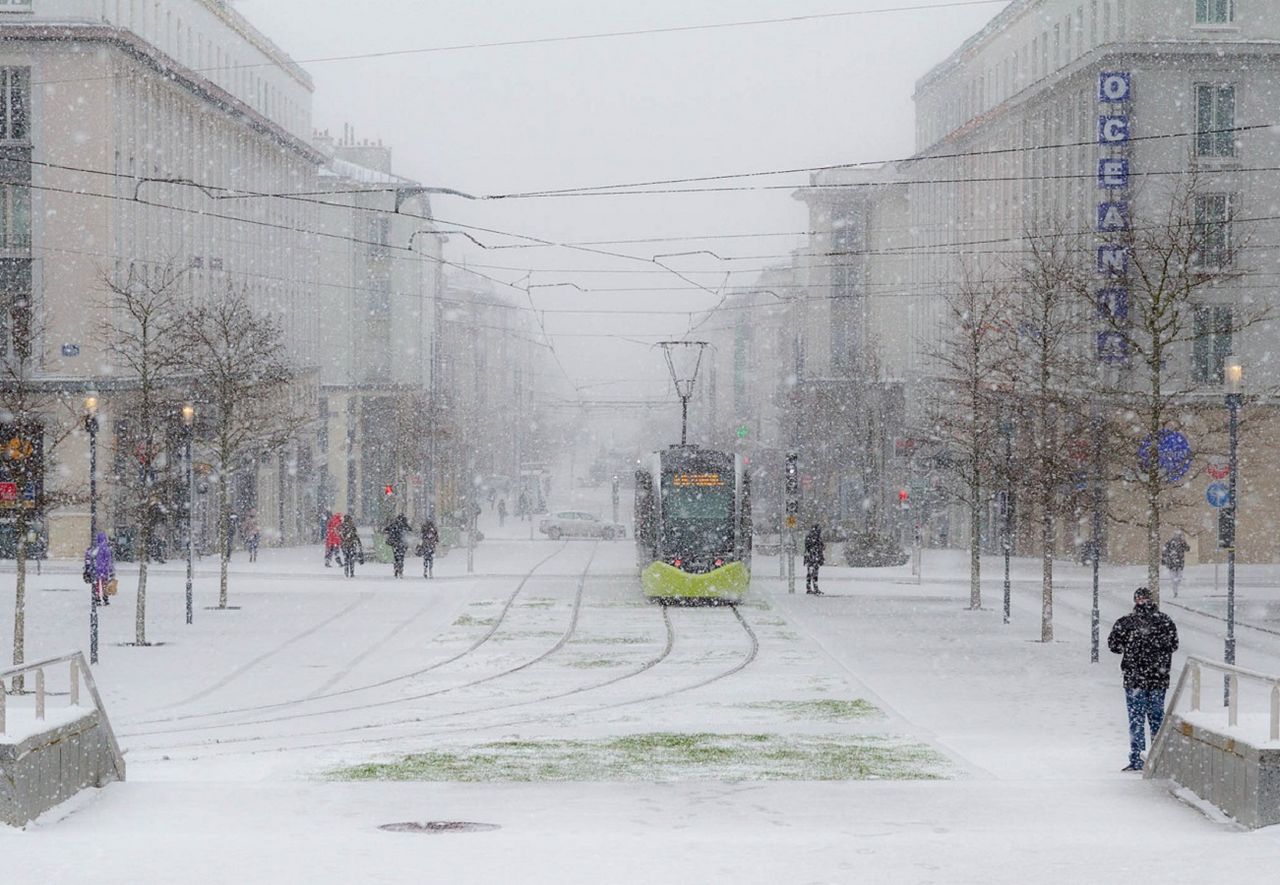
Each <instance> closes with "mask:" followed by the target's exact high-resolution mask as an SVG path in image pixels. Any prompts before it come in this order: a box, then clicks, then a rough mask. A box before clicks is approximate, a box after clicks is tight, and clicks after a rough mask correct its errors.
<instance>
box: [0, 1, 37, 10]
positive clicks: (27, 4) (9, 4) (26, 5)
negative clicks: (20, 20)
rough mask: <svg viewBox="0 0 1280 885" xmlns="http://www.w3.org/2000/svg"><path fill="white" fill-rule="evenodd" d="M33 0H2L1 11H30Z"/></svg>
mask: <svg viewBox="0 0 1280 885" xmlns="http://www.w3.org/2000/svg"><path fill="white" fill-rule="evenodd" d="M30 11H31V0H0V12H30Z"/></svg>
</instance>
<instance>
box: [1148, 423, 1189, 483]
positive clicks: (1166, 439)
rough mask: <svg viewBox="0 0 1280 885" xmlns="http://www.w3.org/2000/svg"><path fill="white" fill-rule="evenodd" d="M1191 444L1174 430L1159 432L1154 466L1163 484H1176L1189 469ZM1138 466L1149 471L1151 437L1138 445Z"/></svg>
mask: <svg viewBox="0 0 1280 885" xmlns="http://www.w3.org/2000/svg"><path fill="white" fill-rule="evenodd" d="M1191 460H1192V458H1191V443H1190V442H1188V440H1187V438H1186V437H1185V436H1183V435H1182V434H1181V433H1179V432H1178V431H1176V430H1162V431H1160V441H1159V443H1158V444H1157V446H1156V466H1157V469H1158V470H1159V471H1160V476H1161V478H1163V479H1164V481H1165V482H1178V481H1180V480H1181V479H1182V478H1183V477H1184V476H1186V475H1187V471H1188V470H1190V469H1191ZM1138 466H1139V467H1141V468H1142V470H1143V472H1146V471H1147V470H1150V469H1151V437H1149V436H1148V437H1147V438H1146V439H1144V440H1143V441H1142V442H1141V443H1139V444H1138Z"/></svg>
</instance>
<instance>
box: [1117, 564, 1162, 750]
mask: <svg viewBox="0 0 1280 885" xmlns="http://www.w3.org/2000/svg"><path fill="white" fill-rule="evenodd" d="M1107 648H1109V649H1111V651H1112V652H1114V653H1115V654H1118V655H1122V657H1121V658H1120V671H1121V672H1122V673H1123V674H1124V699H1125V706H1126V707H1128V710H1129V764H1128V765H1127V766H1126V767H1125V769H1124V770H1125V771H1141V770H1142V765H1143V760H1142V753H1143V751H1144V750H1146V748H1147V741H1146V726H1147V725H1148V724H1149V725H1150V728H1151V740H1152V741H1154V740H1155V738H1156V734H1157V733H1159V731H1160V725H1161V724H1162V723H1163V722H1164V695H1165V692H1166V691H1168V690H1169V668H1170V666H1171V665H1172V662H1173V653H1174V652H1175V651H1177V650H1178V628H1177V626H1176V625H1175V624H1174V623H1173V619H1172V618H1170V617H1169V616H1168V615H1166V614H1165V613H1164V612H1162V611H1160V610H1159V609H1158V608H1156V604H1155V601H1154V600H1153V598H1152V596H1151V591H1150V590H1148V589H1147V588H1146V587H1139V588H1138V589H1137V590H1136V591H1134V594H1133V612H1132V613H1130V614H1127V615H1125V616H1124V617H1123V618H1121V619H1120V620H1118V621H1116V623H1115V626H1114V627H1112V628H1111V635H1110V636H1108V637H1107Z"/></svg>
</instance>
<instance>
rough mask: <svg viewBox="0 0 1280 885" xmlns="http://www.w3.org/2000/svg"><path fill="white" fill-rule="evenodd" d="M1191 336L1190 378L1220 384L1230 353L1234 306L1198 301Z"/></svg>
mask: <svg viewBox="0 0 1280 885" xmlns="http://www.w3.org/2000/svg"><path fill="white" fill-rule="evenodd" d="M1192 338H1193V341H1194V351H1193V353H1192V359H1191V379H1192V380H1193V381H1200V382H1204V383H1210V384H1220V383H1221V382H1222V369H1223V366H1225V365H1226V362H1227V357H1228V356H1230V355H1231V308H1230V307H1229V306H1227V305H1225V304H1197V305H1196V306H1195V308H1194V312H1193V314H1192Z"/></svg>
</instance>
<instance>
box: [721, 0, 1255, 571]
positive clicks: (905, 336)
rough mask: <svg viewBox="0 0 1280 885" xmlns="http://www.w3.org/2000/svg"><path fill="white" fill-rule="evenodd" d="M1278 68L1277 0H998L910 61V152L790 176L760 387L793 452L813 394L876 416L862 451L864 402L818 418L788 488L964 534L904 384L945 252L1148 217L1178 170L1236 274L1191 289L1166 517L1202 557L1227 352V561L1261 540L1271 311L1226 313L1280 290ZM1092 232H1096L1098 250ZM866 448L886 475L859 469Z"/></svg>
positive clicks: (921, 375) (1135, 543) (1215, 258)
mask: <svg viewBox="0 0 1280 885" xmlns="http://www.w3.org/2000/svg"><path fill="white" fill-rule="evenodd" d="M1104 73H1107V74H1112V75H1114V76H1112V77H1110V78H1105V77H1103V76H1102V75H1103V74H1104ZM1277 85H1280V9H1277V8H1276V7H1275V6H1274V5H1273V4H1266V3H1253V2H1245V0H1240V2H1229V0H1221V2H1218V0H1175V2H1169V0H1015V2H1012V3H1010V4H1009V5H1008V7H1006V8H1005V9H1004V10H1003V11H1002V12H1001V13H1000V14H999V15H997V16H996V17H995V18H994V19H993V20H992V21H991V23H990V24H989V25H987V26H986V27H985V28H983V29H982V30H981V31H980V32H979V33H977V34H975V35H973V36H972V37H971V38H969V39H968V40H966V41H965V42H964V44H963V45H962V46H961V47H960V48H959V49H957V50H956V51H955V52H954V53H953V54H952V55H951V56H950V57H949V58H947V59H946V60H945V61H943V62H942V63H940V64H939V65H937V66H936V67H935V68H934V69H933V70H931V71H930V72H929V73H927V74H926V75H925V76H924V77H922V78H921V79H920V81H919V83H918V84H917V89H916V95H915V104H916V131H917V144H916V153H915V155H914V156H913V157H912V158H910V159H909V160H906V161H903V162H900V163H897V164H894V165H892V166H890V167H880V168H871V167H855V168H850V169H847V170H831V171H824V172H820V173H815V174H814V175H813V176H812V181H811V184H810V186H809V187H807V188H803V189H801V191H800V193H798V197H799V198H800V199H803V200H804V201H805V202H806V203H807V205H808V206H809V210H810V230H812V231H813V232H814V233H813V234H812V236H811V237H810V240H809V244H808V248H806V249H805V250H803V251H802V253H800V255H799V256H798V257H797V261H796V267H795V269H794V271H793V274H794V281H795V282H796V283H797V284H798V285H800V286H801V287H802V288H799V289H797V290H796V292H797V293H802V295H801V296H800V297H797V298H796V299H795V300H794V302H793V303H792V304H791V305H790V309H791V314H790V316H789V318H788V319H787V320H786V321H785V326H786V328H787V329H788V330H789V332H790V333H791V334H790V336H789V337H788V335H786V334H784V335H783V336H782V338H783V339H787V343H786V344H785V345H784V346H783V347H782V349H781V352H779V353H778V354H777V355H776V357H775V358H774V359H773V362H772V363H771V375H772V377H775V378H783V379H793V380H792V381H791V382H790V383H792V384H793V389H792V391H791V392H790V395H789V396H784V397H779V398H776V399H775V402H777V401H781V402H783V403H784V404H785V406H786V407H787V408H789V409H790V410H791V415H790V416H789V417H785V418H783V419H781V420H782V423H783V424H784V425H786V424H790V425H791V426H793V427H795V428H796V430H795V431H794V432H795V434H796V436H795V437H794V439H795V440H796V445H797V446H798V447H799V448H800V450H801V452H802V463H803V462H804V460H805V456H804V452H805V447H806V446H805V441H804V428H806V427H812V426H813V424H812V422H808V421H806V416H807V415H808V414H811V412H812V409H813V404H814V403H815V402H820V401H826V402H827V403H828V404H830V405H832V406H834V407H835V408H836V409H837V411H838V412H839V413H840V414H844V415H846V416H847V415H850V414H854V415H857V414H858V412H857V411H856V409H855V410H854V411H853V412H850V411H849V409H850V408H851V407H852V406H853V405H854V404H856V403H858V402H864V403H865V402H866V401H867V400H866V397H867V396H868V395H869V393H870V392H871V391H878V392H877V393H876V394H875V395H874V397H873V398H878V402H879V405H878V406H877V407H876V409H873V411H878V413H879V414H880V415H882V416H884V418H883V420H884V422H886V423H883V424H882V425H881V426H880V427H879V428H878V429H876V430H875V432H872V433H870V435H869V436H868V438H867V441H866V442H867V447H865V448H864V450H863V451H858V450H857V447H856V446H853V447H847V450H846V447H845V446H844V445H843V443H842V442H841V441H840V439H839V437H840V436H842V435H846V434H850V433H851V434H853V435H855V436H856V435H858V434H861V435H864V436H866V435H867V433H868V431H867V428H865V427H862V426H861V422H862V421H863V420H865V419H864V418H863V417H856V418H855V419H854V423H855V425H858V426H856V427H854V428H852V429H850V430H848V431H846V434H840V433H838V430H837V428H835V427H834V426H833V427H827V428H825V429H824V430H822V431H821V432H819V433H818V434H817V437H818V438H817V439H815V440H814V441H812V442H811V443H810V444H809V445H808V449H809V452H810V454H809V457H808V461H809V464H810V473H811V487H812V489H813V491H812V492H807V493H806V494H807V495H809V496H810V497H812V498H816V501H812V502H811V503H809V504H808V505H807V506H810V507H812V508H815V510H816V512H818V513H821V514H823V515H824V516H826V517H827V518H830V519H832V520H834V521H847V520H848V518H849V517H850V515H851V510H850V507H849V506H848V505H849V503H850V502H849V500H848V499H849V492H850V491H852V492H853V495H854V496H855V497H857V496H862V497H863V498H864V500H865V501H866V502H867V503H866V504H865V506H867V507H868V508H873V509H879V510H880V511H881V512H888V511H890V510H892V507H893V504H894V500H895V498H896V496H897V494H898V492H901V491H905V492H907V493H908V499H907V500H908V501H909V503H910V507H911V510H910V512H909V513H908V514H906V515H905V517H904V518H902V521H901V523H900V525H901V527H902V528H903V530H906V528H907V527H908V524H920V525H921V526H922V531H923V533H924V534H925V537H926V541H927V540H929V538H930V537H932V538H933V539H934V540H935V541H939V542H941V541H942V540H943V539H948V540H949V542H950V543H962V542H963V541H964V539H965V537H966V528H965V526H963V525H962V524H961V523H962V522H963V520H961V519H959V518H958V514H953V513H952V509H951V507H950V506H949V505H947V504H946V502H945V500H944V497H943V496H942V495H940V494H938V492H940V491H941V490H942V489H941V486H942V485H944V484H945V482H946V481H947V480H946V479H945V471H943V470H942V469H940V466H939V465H940V459H945V458H946V457H947V453H946V452H945V451H942V450H940V449H939V447H938V444H937V441H936V439H935V434H934V433H933V429H932V428H931V427H930V426H929V421H928V418H927V415H926V411H925V403H924V397H923V394H924V393H925V392H926V391H927V389H928V385H929V383H930V380H931V379H932V378H933V377H934V375H935V374H936V372H937V364H936V362H935V361H934V360H933V359H932V358H931V354H932V353H934V352H936V350H937V349H938V348H939V347H941V346H942V343H943V341H944V340H945V333H946V331H947V330H946V329H945V328H944V315H945V313H944V309H943V308H944V298H945V296H946V295H947V294H948V293H952V292H954V291H955V290H956V287H957V286H958V284H959V281H960V280H961V279H962V276H963V272H964V269H965V268H969V269H972V268H974V267H976V266H978V265H979V264H983V265H985V266H986V267H987V268H988V269H990V268H1000V267H1006V268H1007V267H1012V266H1013V265H1014V264H1015V263H1016V260H1017V257H1018V256H1019V255H1020V254H1022V253H1023V252H1024V250H1025V245H1026V241H1025V239H1024V237H1025V235H1026V234H1027V232H1028V231H1033V230H1037V229H1040V230H1044V229H1046V228H1047V227H1049V226H1054V227H1056V228H1057V229H1059V230H1064V231H1069V232H1078V233H1082V234H1089V235H1092V233H1093V232H1098V233H1099V234H1101V233H1105V228H1107V227H1108V226H1111V227H1114V225H1115V224H1117V221H1116V219H1117V218H1120V217H1123V218H1124V219H1125V220H1126V221H1127V220H1128V219H1133V223H1135V224H1141V223H1143V219H1149V218H1152V217H1156V216H1158V215H1159V213H1160V210H1161V208H1162V207H1164V208H1167V206H1168V197H1169V192H1170V188H1171V187H1172V186H1173V185H1174V183H1175V181H1176V180H1177V179H1179V178H1183V179H1185V178H1186V176H1187V175H1188V174H1191V175H1194V176H1195V177H1196V187H1197V190H1196V197H1195V202H1194V205H1192V206H1190V207H1189V212H1190V214H1191V215H1193V216H1194V223H1195V224H1196V225H1197V229H1198V230H1200V231H1201V232H1203V233H1204V235H1205V238H1206V242H1207V244H1208V245H1207V246H1206V249H1205V252H1204V255H1202V256H1198V257H1197V258H1196V260H1197V261H1210V262H1213V263H1214V264H1215V266H1219V267H1223V268H1229V269H1230V271H1231V275H1232V276H1233V278H1232V279H1230V280H1229V281H1227V282H1225V283H1224V284H1222V285H1221V286H1218V287H1215V288H1214V289H1212V290H1210V291H1207V292H1206V293H1205V294H1204V295H1203V296H1197V297H1198V300H1197V303H1196V304H1195V305H1192V311H1193V315H1192V316H1191V317H1190V320H1189V322H1188V328H1189V330H1190V331H1189V334H1188V335H1187V336H1186V340H1183V341H1181V342H1180V343H1179V344H1178V346H1177V347H1176V348H1175V351H1174V353H1175V357H1174V359H1173V360H1172V362H1171V363H1170V364H1169V373H1170V378H1171V379H1173V387H1176V388H1177V389H1179V390H1182V391H1185V393H1184V394H1182V395H1181V400H1180V401H1181V402H1183V403H1185V405H1186V407H1187V409H1188V410H1190V411H1189V412H1188V414H1189V415H1190V414H1192V413H1194V415H1195V416H1197V417H1195V418H1194V419H1189V424H1188V427H1189V428H1190V429H1189V430H1188V432H1189V433H1192V435H1193V437H1195V438H1193V439H1192V440H1191V442H1192V446H1193V449H1194V451H1195V453H1196V460H1195V465H1194V469H1193V470H1192V472H1191V474H1190V477H1189V479H1188V480H1187V481H1186V484H1185V487H1184V488H1183V489H1182V490H1181V491H1180V492H1179V497H1180V499H1181V505H1182V506H1180V507H1179V508H1177V509H1176V512H1174V513H1173V515H1172V519H1171V524H1178V525H1183V526H1185V527H1186V528H1188V529H1189V530H1190V533H1191V535H1192V538H1191V542H1192V544H1193V547H1194V548H1196V549H1195V551H1194V552H1193V554H1192V555H1193V557H1194V556H1195V555H1197V554H1198V555H1199V556H1201V557H1205V558H1208V557H1213V556H1215V555H1220V554H1218V553H1216V552H1215V535H1216V531H1215V522H1214V518H1215V514H1214V511H1213V510H1212V509H1211V508H1209V507H1208V506H1207V505H1206V504H1205V502H1204V492H1205V488H1204V487H1205V485H1206V483H1207V482H1209V479H1208V478H1207V477H1206V475H1205V472H1204V471H1205V468H1206V466H1207V465H1208V464H1209V462H1210V460H1211V459H1213V460H1215V463H1216V459H1218V458H1219V457H1220V456H1221V455H1222V453H1223V452H1224V451H1225V440H1224V439H1223V437H1222V434H1221V430H1220V427H1219V426H1218V425H1220V423H1221V422H1218V421H1215V420H1213V416H1214V415H1217V414H1218V413H1219V412H1221V411H1222V377H1223V364H1224V360H1225V359H1226V358H1227V357H1228V356H1229V355H1235V356H1238V357H1239V358H1240V359H1241V360H1242V361H1243V363H1244V365H1245V367H1246V377H1247V378H1248V384H1249V389H1250V391H1251V392H1252V393H1254V394H1255V395H1257V398H1256V399H1255V400H1254V403H1253V420H1254V422H1255V423H1254V425H1253V427H1254V429H1253V430H1252V431H1250V433H1249V434H1245V435H1244V436H1242V459H1243V460H1242V468H1241V476H1240V481H1241V483H1242V487H1241V498H1240V508H1241V522H1240V535H1239V546H1240V550H1241V555H1242V556H1244V557H1245V558H1249V559H1253V560H1254V561H1266V560H1272V559H1275V558H1276V557H1278V556H1280V539H1278V538H1277V536H1276V535H1275V533H1274V532H1273V531H1271V530H1270V528H1269V527H1270V526H1272V525H1274V524H1275V523H1276V521H1277V519H1280V509H1278V507H1280V505H1277V503H1276V501H1277V498H1276V495H1275V494H1274V491H1275V489H1276V488H1277V487H1280V472H1278V471H1276V470H1275V468H1274V466H1273V465H1272V464H1271V463H1270V462H1271V461H1273V460H1274V459H1272V458H1270V457H1268V455H1267V452H1268V451H1269V449H1270V447H1271V443H1272V441H1273V440H1274V439H1275V432H1274V426H1273V422H1272V420H1271V418H1270V417H1269V415H1270V411H1269V410H1270V408H1271V405H1272V403H1273V397H1274V391H1275V389H1276V385H1277V380H1280V376H1278V375H1277V373H1276V369H1275V367H1274V361H1273V360H1271V359H1270V351H1271V350H1272V349H1273V346H1274V341H1275V340H1276V329H1275V325H1274V322H1266V323H1260V324H1256V325H1252V326H1250V327H1248V328H1244V329H1240V328H1237V326H1238V324H1239V320H1238V318H1239V317H1240V316H1241V315H1242V313H1244V312H1245V309H1246V308H1247V309H1248V310H1253V309H1254V308H1255V306H1256V305H1258V304H1260V303H1271V304H1276V303H1277V302H1276V299H1275V293H1274V286H1273V285H1272V281H1273V278H1274V277H1275V275H1276V274H1277V269H1276V267H1275V259H1274V251H1275V250H1274V245H1275V243H1276V242H1277V238H1278V237H1280V222H1277V221H1276V219H1275V218H1274V216H1275V213H1274V212H1272V211H1271V207H1273V206H1274V205H1277V204H1278V203H1280V176H1277V174H1276V173H1275V172H1274V171H1273V170H1274V167H1275V165H1276V163H1275V160H1276V158H1277V157H1278V156H1280V145H1278V144H1277V135H1276V130H1275V125H1274V124H1276V123H1277V122H1280V121H1277V119H1276V113H1275V103H1274V101H1272V98H1273V96H1274V94H1275V89H1276V87H1277ZM1104 161H1105V162H1104ZM1121 223H1123V222H1121ZM1100 228H1103V229H1104V230H1100ZM1105 242H1106V239H1105V237H1102V236H1099V237H1098V239H1097V242H1096V243H1095V244H1094V245H1099V246H1101V245H1102V244H1105ZM1089 252H1090V254H1088V255H1084V256H1082V257H1081V260H1082V261H1084V262H1090V263H1091V262H1093V261H1094V260H1095V259H1097V260H1099V261H1103V260H1104V257H1103V256H1100V255H1099V256H1095V255H1094V254H1093V246H1092V245H1091V246H1090V250H1089ZM1116 258H1117V256H1114V255H1113V256H1110V257H1108V258H1106V259H1105V260H1111V259H1116ZM1101 285H1102V283H1100V286H1101ZM753 315H754V313H753ZM732 316H733V315H732V314H731V313H729V312H727V311H721V312H718V313H717V316H716V319H715V321H716V322H718V323H719V324H721V325H723V324H725V323H729V324H732V322H733V320H732V319H731V317H732ZM766 328H768V326H767V325H766ZM1088 346H1089V347H1090V348H1092V346H1093V344H1092V341H1091V342H1088ZM725 347H728V348H730V352H735V351H733V350H732V347H733V345H732V343H731V342H730V341H727V340H726V341H724V342H723V343H722V352H721V356H720V365H721V367H722V371H723V367H724V366H726V365H727V357H726V356H725V353H724V348H725ZM1099 355H1100V356H1101V355H1102V351H1101V350H1100V351H1099ZM797 367H799V369H797ZM1120 371H1121V375H1120V377H1121V379H1122V381H1123V378H1124V377H1125V376H1124V373H1123V370H1120ZM722 386H723V385H722ZM815 396H817V397H820V398H821V399H820V400H816V401H815V400H814V399H813V397H815ZM748 417H749V415H747V414H745V413H743V414H738V413H732V414H730V415H728V416H726V420H723V421H721V423H720V426H718V427H717V428H716V437H717V439H718V440H719V441H720V442H721V443H723V444H728V442H729V439H730V437H729V434H730V433H731V432H732V429H733V428H734V427H735V426H736V425H737V424H738V423H740V422H741V421H742V420H744V419H746V418H748ZM1219 417H1220V416H1219ZM780 439H782V440H785V439H786V433H785V432H784V433H783V434H782V435H781V436H780ZM1136 459H1137V454H1136V442H1135V453H1134V460H1135V464H1136ZM868 461H870V462H873V463H876V464H880V465H883V469H876V470H873V471H868V470H866V464H867V463H868ZM804 469H805V468H803V467H802V472H804ZM864 476H865V477H866V478H867V480H868V482H864V481H863V477H864ZM873 486H874V487H873ZM1124 489H1125V487H1124V486H1123V485H1121V484H1116V485H1115V486H1114V487H1113V488H1112V490H1111V495H1112V498H1113V509H1116V510H1118V512H1119V513H1120V514H1121V515H1124V512H1125V508H1126V507H1127V506H1129V505H1126V504H1125V503H1124V501H1125V500H1126V499H1125V495H1126V492H1125V490H1124ZM992 508H993V510H994V503H993V504H992ZM855 509H856V508H855ZM1030 516H1031V514H1030V513H1029V512H1025V513H1023V518H1030ZM953 517H957V518H953ZM892 521H893V520H892V519H890V522H892ZM1087 534H1088V528H1087V522H1086V520H1085V518H1084V517H1083V516H1082V518H1081V520H1080V522H1079V524H1077V523H1076V522H1075V521H1073V520H1072V519H1064V520H1062V522H1061V533H1060V547H1061V550H1062V552H1063V554H1064V555H1067V554H1075V553H1077V552H1078V548H1079V545H1080V544H1081V543H1082V540H1081V539H1082V538H1083V537H1087ZM1108 534H1109V538H1108V547H1109V550H1110V553H1111V555H1112V556H1113V558H1116V559H1119V560H1136V559H1138V558H1140V557H1143V556H1144V555H1145V552H1144V550H1143V549H1142V538H1141V532H1140V531H1139V530H1138V529H1137V528H1135V527H1133V526H1132V525H1125V524H1123V523H1119V524H1109V525H1108ZM987 540H988V541H989V542H990V543H994V540H995V539H994V538H993V537H992V538H988V539H987Z"/></svg>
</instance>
